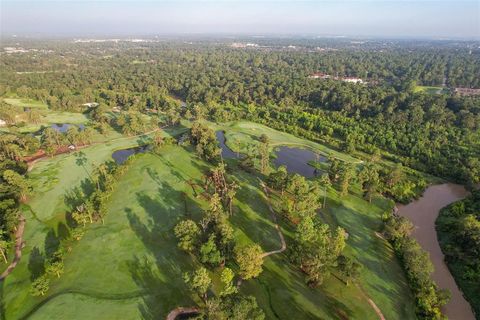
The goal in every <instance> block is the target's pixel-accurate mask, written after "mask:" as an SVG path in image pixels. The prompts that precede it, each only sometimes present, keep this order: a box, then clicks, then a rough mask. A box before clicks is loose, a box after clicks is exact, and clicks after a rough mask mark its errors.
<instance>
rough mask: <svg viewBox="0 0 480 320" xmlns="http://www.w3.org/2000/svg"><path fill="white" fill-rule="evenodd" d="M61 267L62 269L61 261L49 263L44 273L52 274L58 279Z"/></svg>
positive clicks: (61, 270)
mask: <svg viewBox="0 0 480 320" xmlns="http://www.w3.org/2000/svg"><path fill="white" fill-rule="evenodd" d="M63 267H64V266H63V261H62V260H58V261H54V262H51V263H49V264H48V266H47V269H46V271H47V273H48V274H53V275H56V276H57V278H60V275H61V274H62V273H63Z"/></svg>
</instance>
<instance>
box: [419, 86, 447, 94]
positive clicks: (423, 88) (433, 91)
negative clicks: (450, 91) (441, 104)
mask: <svg viewBox="0 0 480 320" xmlns="http://www.w3.org/2000/svg"><path fill="white" fill-rule="evenodd" d="M443 90H444V88H443V87H432V86H415V89H414V90H413V91H414V92H424V93H428V94H438V93H442V92H443Z"/></svg>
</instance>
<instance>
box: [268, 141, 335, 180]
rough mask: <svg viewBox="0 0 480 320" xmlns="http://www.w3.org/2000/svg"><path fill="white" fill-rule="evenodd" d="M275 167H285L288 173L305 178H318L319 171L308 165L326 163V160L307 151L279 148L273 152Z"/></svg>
mask: <svg viewBox="0 0 480 320" xmlns="http://www.w3.org/2000/svg"><path fill="white" fill-rule="evenodd" d="M275 154H276V156H277V157H276V158H275V160H274V161H273V162H274V164H275V166H277V167H279V166H285V167H286V168H287V171H288V172H289V173H298V174H300V175H302V176H304V177H305V178H312V177H315V176H318V175H319V174H320V171H319V170H317V169H315V168H314V167H312V166H311V165H309V164H308V163H309V162H310V161H317V162H326V161H327V158H325V157H323V156H320V155H319V154H317V153H315V152H313V151H311V150H307V149H300V148H294V147H286V146H283V147H280V148H278V150H277V151H276V152H275Z"/></svg>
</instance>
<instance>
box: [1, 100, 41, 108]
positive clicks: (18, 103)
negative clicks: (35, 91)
mask: <svg viewBox="0 0 480 320" xmlns="http://www.w3.org/2000/svg"><path fill="white" fill-rule="evenodd" d="M3 101H5V102H6V103H8V104H10V105H12V106H14V107H28V108H39V109H48V105H47V104H46V103H43V102H41V101H38V100H33V99H21V98H3Z"/></svg>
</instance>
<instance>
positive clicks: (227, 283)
mask: <svg viewBox="0 0 480 320" xmlns="http://www.w3.org/2000/svg"><path fill="white" fill-rule="evenodd" d="M234 277H235V273H233V271H232V269H230V268H225V269H223V270H222V274H221V275H220V281H222V284H223V289H222V291H221V292H220V296H221V297H223V296H228V295H230V294H234V293H237V292H238V288H237V287H236V286H235V285H234V284H233V278H234Z"/></svg>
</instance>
